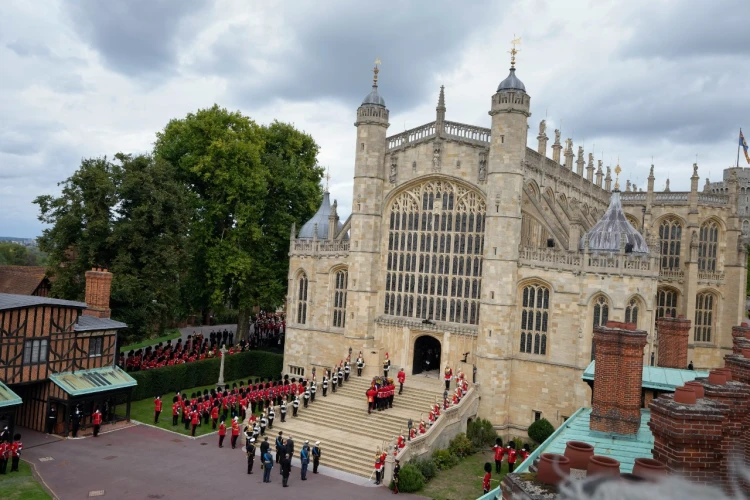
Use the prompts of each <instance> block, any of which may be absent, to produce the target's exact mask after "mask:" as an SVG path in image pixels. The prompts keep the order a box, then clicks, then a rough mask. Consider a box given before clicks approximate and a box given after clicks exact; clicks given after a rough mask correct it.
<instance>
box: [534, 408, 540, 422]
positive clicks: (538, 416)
mask: <svg viewBox="0 0 750 500" xmlns="http://www.w3.org/2000/svg"><path fill="white" fill-rule="evenodd" d="M541 419H542V412H540V411H534V422H536V421H537V420H541Z"/></svg>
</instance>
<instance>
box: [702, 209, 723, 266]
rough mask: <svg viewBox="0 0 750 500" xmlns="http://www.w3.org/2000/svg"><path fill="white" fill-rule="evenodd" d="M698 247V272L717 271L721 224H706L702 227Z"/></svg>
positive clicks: (714, 222)
mask: <svg viewBox="0 0 750 500" xmlns="http://www.w3.org/2000/svg"><path fill="white" fill-rule="evenodd" d="M698 241H699V245H698V270H699V271H706V272H714V271H716V250H717V247H718V246H719V224H717V223H716V221H713V220H711V221H708V222H704V223H703V225H702V226H701V231H700V238H699V240H698Z"/></svg>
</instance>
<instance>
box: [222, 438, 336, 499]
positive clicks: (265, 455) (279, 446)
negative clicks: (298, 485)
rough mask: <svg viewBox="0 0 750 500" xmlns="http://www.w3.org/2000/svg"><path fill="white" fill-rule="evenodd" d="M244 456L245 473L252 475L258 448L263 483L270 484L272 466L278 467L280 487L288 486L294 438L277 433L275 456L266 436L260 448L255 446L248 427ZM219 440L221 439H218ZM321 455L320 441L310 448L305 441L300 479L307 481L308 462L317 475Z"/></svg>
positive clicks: (255, 440) (301, 451) (301, 457)
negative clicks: (245, 461) (245, 458)
mask: <svg viewBox="0 0 750 500" xmlns="http://www.w3.org/2000/svg"><path fill="white" fill-rule="evenodd" d="M245 438H246V440H245V455H246V456H247V473H248V474H252V473H253V466H254V464H255V455H256V449H257V448H260V450H259V451H260V462H261V469H263V482H264V483H270V482H271V471H272V470H273V467H274V465H276V464H278V465H279V474H280V475H281V485H282V486H283V487H284V488H286V487H288V486H289V476H290V475H291V471H292V457H294V438H293V437H292V436H291V435H289V436H288V437H284V432H283V431H279V434H278V435H277V436H276V439H275V440H274V448H275V451H276V456H275V458H274V454H273V452H272V451H271V444H270V443H269V442H268V436H264V437H263V438H262V440H261V441H260V446H259V447H258V446H256V443H257V442H258V438H257V437H254V435H253V433H252V431H251V430H250V426H247V427H246V429H245ZM220 439H221V438H220ZM322 455H323V452H322V448H321V446H320V441H316V442H315V444H314V445H313V446H310V442H309V441H305V442H304V443H303V444H302V447H301V449H300V452H299V459H300V465H301V466H300V479H301V480H302V481H307V470H308V467H309V465H310V461H311V460H312V463H313V474H317V473H318V466H319V465H320V458H321V456H322Z"/></svg>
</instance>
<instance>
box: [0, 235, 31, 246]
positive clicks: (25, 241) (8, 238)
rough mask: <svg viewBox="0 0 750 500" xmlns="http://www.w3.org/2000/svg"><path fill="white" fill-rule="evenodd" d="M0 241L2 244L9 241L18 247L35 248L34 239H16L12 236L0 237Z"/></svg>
mask: <svg viewBox="0 0 750 500" xmlns="http://www.w3.org/2000/svg"><path fill="white" fill-rule="evenodd" d="M0 241H2V242H6V241H9V242H11V243H18V244H20V245H24V246H27V247H35V246H36V238H16V237H14V236H0Z"/></svg>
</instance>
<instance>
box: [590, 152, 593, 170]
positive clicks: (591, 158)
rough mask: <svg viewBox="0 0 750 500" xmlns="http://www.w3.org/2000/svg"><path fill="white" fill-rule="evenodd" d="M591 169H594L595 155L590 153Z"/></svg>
mask: <svg viewBox="0 0 750 500" xmlns="http://www.w3.org/2000/svg"><path fill="white" fill-rule="evenodd" d="M589 167H591V168H594V153H589Z"/></svg>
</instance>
